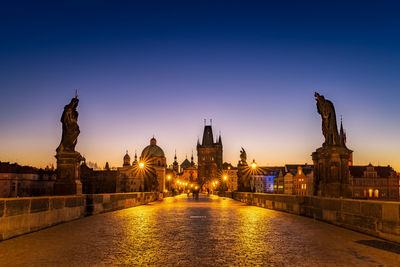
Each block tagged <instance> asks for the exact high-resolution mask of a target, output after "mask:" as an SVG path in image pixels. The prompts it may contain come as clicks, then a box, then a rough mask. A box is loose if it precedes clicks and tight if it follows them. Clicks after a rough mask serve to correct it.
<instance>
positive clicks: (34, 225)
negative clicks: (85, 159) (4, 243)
mask: <svg viewBox="0 0 400 267" xmlns="http://www.w3.org/2000/svg"><path fill="white" fill-rule="evenodd" d="M85 202H86V198H85V196H84V195H81V196H62V197H59V196H52V197H24V198H2V199H0V240H3V239H7V238H10V237H14V236H18V235H21V234H25V233H29V232H33V231H37V230H40V229H43V228H46V227H49V226H52V225H56V224H59V223H62V222H67V221H72V220H75V219H78V218H81V217H83V216H85Z"/></svg>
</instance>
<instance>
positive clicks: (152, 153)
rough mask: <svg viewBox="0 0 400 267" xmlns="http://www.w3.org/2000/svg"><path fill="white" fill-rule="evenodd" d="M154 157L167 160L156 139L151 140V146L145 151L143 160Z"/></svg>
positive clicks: (142, 156)
mask: <svg viewBox="0 0 400 267" xmlns="http://www.w3.org/2000/svg"><path fill="white" fill-rule="evenodd" d="M153 157H160V158H165V154H164V151H163V150H162V149H161V147H159V146H157V140H156V139H155V138H154V137H153V138H152V139H151V140H150V145H148V146H146V147H145V148H144V149H143V151H142V155H141V158H142V159H143V158H153Z"/></svg>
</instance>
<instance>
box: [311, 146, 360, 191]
mask: <svg viewBox="0 0 400 267" xmlns="http://www.w3.org/2000/svg"><path fill="white" fill-rule="evenodd" d="M351 152H352V151H351V150H350V149H348V148H347V147H345V146H334V145H331V146H330V145H327V146H323V147H320V148H318V149H317V150H316V151H315V152H314V153H312V159H313V162H314V195H317V196H323V197H345V198H348V197H351V189H350V184H349V175H350V172H349V160H350V155H351Z"/></svg>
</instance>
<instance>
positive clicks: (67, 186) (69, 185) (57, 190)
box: [54, 151, 82, 195]
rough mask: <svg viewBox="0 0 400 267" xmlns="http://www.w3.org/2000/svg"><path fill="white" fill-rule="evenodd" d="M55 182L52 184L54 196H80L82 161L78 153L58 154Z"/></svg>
mask: <svg viewBox="0 0 400 267" xmlns="http://www.w3.org/2000/svg"><path fill="white" fill-rule="evenodd" d="M56 159H57V180H56V183H55V184H54V194H55V195H80V194H82V183H81V181H80V162H81V160H82V156H81V154H79V152H65V151H63V152H58V153H57V155H56Z"/></svg>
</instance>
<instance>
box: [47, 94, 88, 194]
mask: <svg viewBox="0 0 400 267" xmlns="http://www.w3.org/2000/svg"><path fill="white" fill-rule="evenodd" d="M78 103H79V99H78V95H77V92H76V91H75V97H74V98H72V99H71V102H70V103H69V104H68V105H66V106H65V107H64V112H63V114H62V116H61V123H62V137H61V142H60V145H59V146H58V148H57V149H56V151H57V154H56V159H57V180H56V183H55V184H54V194H55V195H74V194H82V183H81V181H80V162H81V160H82V156H81V154H80V153H79V152H77V151H75V146H76V144H77V142H78V136H79V133H80V131H79V126H78V115H79V114H78V111H77V107H78Z"/></svg>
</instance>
